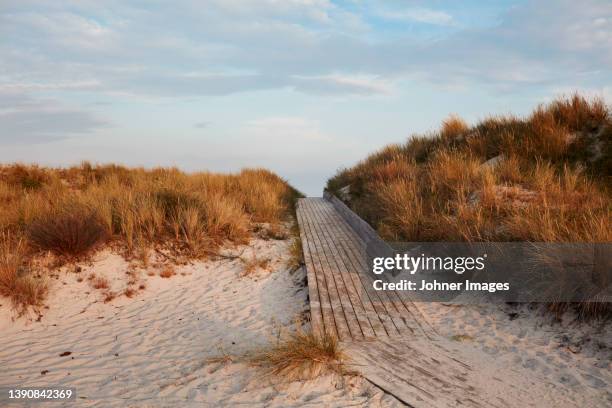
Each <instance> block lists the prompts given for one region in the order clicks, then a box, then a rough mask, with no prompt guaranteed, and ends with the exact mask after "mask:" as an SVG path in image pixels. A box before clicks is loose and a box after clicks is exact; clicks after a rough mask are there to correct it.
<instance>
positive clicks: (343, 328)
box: [304, 202, 351, 340]
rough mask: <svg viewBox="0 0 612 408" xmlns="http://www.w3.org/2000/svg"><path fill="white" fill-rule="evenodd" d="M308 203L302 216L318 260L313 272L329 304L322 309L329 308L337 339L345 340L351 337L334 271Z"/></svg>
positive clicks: (314, 254) (313, 253) (313, 254)
mask: <svg viewBox="0 0 612 408" xmlns="http://www.w3.org/2000/svg"><path fill="white" fill-rule="evenodd" d="M309 204H310V203H309V202H307V205H305V206H304V216H305V217H304V218H305V220H306V225H308V228H309V230H310V235H309V238H310V241H309V243H311V244H312V245H310V250H311V255H312V256H313V257H315V258H316V259H318V261H319V262H318V267H315V273H316V275H317V279H318V281H317V282H322V284H323V285H325V288H326V292H327V299H328V300H329V304H328V305H322V309H323V310H324V311H325V310H326V309H328V310H331V313H332V316H333V322H334V325H335V329H336V334H337V336H338V339H340V340H347V339H350V338H351V332H350V329H349V324H348V322H347V319H346V316H345V314H344V310H343V307H342V303H341V300H340V296H339V293H338V288H337V286H336V281H335V277H334V273H333V272H332V271H331V270H330V267H329V263H328V261H327V258H326V256H325V253H324V251H323V244H322V243H321V240H320V237H319V235H318V229H319V226H318V225H317V222H316V220H315V219H314V217H313V216H312V210H311V208H310V205H309ZM324 317H325V315H324ZM326 326H327V325H326Z"/></svg>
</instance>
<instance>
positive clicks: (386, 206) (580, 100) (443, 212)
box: [327, 94, 612, 313]
mask: <svg viewBox="0 0 612 408" xmlns="http://www.w3.org/2000/svg"><path fill="white" fill-rule="evenodd" d="M611 177H612V116H611V112H610V110H609V108H608V107H607V106H606V105H605V103H604V102H603V101H602V100H601V99H588V98H585V97H582V96H580V95H577V94H576V95H573V96H571V97H567V98H560V99H557V100H554V101H553V102H551V103H549V104H547V105H541V106H538V107H537V108H536V109H535V110H534V111H533V113H532V114H531V115H529V116H527V117H525V118H518V117H514V116H503V117H502V116H500V117H490V118H488V119H485V120H483V121H481V122H480V123H478V124H476V125H474V126H469V125H467V124H466V123H465V122H464V121H463V120H461V119H460V118H458V117H457V116H451V117H450V118H449V119H448V120H446V121H444V122H443V124H442V127H441V129H440V130H439V131H438V132H434V133H432V134H429V135H415V136H413V137H412V138H410V139H409V140H408V141H407V142H406V143H404V144H397V145H391V146H387V147H385V148H383V149H382V150H380V151H379V152H376V153H374V154H372V155H371V156H369V157H368V158H366V159H365V160H364V161H362V162H360V163H358V164H357V165H356V166H354V167H352V168H350V169H344V170H342V171H340V172H338V173H337V174H336V175H335V176H334V177H333V178H331V179H330V180H329V181H328V184H327V190H328V191H330V192H332V193H334V194H336V195H337V196H338V197H339V198H341V199H343V200H344V201H346V202H347V204H348V205H349V206H350V207H351V208H352V209H353V210H354V211H356V212H357V213H358V214H360V215H361V216H362V217H363V218H364V219H365V220H366V221H368V222H369V223H370V224H371V225H372V226H373V227H374V228H376V229H377V230H378V232H379V233H380V235H381V236H382V237H383V238H384V239H387V240H390V241H409V242H419V241H420V242H422V241H432V242H435V241H492V242H495V241H532V242H612V200H611V194H612V189H611V186H612V183H611ZM347 186H348V188H347ZM347 190H348V192H347ZM600 305H604V306H605V307H607V306H606V305H605V304H600ZM584 306H585V310H589V311H592V310H593V307H592V306H593V305H584ZM587 306H588V308H587ZM594 309H597V307H595V308H594ZM608 309H609V308H608ZM589 313H590V312H589Z"/></svg>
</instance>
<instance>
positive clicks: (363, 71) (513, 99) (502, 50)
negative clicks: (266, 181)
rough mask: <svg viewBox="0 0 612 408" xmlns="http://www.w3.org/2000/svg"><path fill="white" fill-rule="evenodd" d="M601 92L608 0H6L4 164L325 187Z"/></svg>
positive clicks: (607, 54) (610, 33)
mask: <svg viewBox="0 0 612 408" xmlns="http://www.w3.org/2000/svg"><path fill="white" fill-rule="evenodd" d="M573 90H582V91H584V92H588V93H589V94H594V95H601V96H604V97H605V98H607V99H608V101H609V102H610V101H612V2H610V1H608V0H604V1H566V0H551V1H481V2H479V1H470V0H468V1H461V2H457V1H454V0H449V1H436V0H434V1H410V0H390V1H373V0H372V1H370V0H363V1H360V0H342V1H332V0H173V1H153V0H148V1H144V0H136V1H129V0H117V1H115V0H108V1H104V0H91V1H90V0H74V1H53V2H51V1H47V0H41V1H33V0H14V1H11V0H0V162H13V161H22V162H37V163H42V164H47V165H65V164H74V163H79V162H80V161H82V160H84V159H87V160H90V161H93V162H100V163H103V162H119V163H125V164H129V165H142V166H147V167H148V166H168V165H174V166H178V167H180V168H182V169H185V170H188V171H192V170H203V169H210V170H215V171H233V170H238V169H240V168H242V167H248V166H264V167H268V168H271V169H272V170H274V171H276V172H278V173H279V174H280V175H282V176H283V177H285V178H287V179H289V181H291V182H292V183H294V184H295V185H296V186H297V187H298V188H300V189H301V190H302V191H304V192H306V193H308V194H310V195H319V194H320V192H321V190H322V187H323V185H324V183H325V180H326V179H327V178H328V177H329V176H330V175H332V174H333V173H334V172H335V171H336V170H337V169H338V168H340V167H343V166H350V165H351V164H353V163H355V161H357V160H359V159H361V158H363V157H364V156H365V155H367V154H368V153H370V152H371V151H373V150H375V149H377V148H379V147H381V146H383V145H384V144H387V143H391V142H400V141H403V140H405V139H406V138H407V137H409V136H410V135H411V134H412V133H416V132H426V131H428V130H432V129H435V128H436V127H437V126H438V124H439V123H440V121H441V120H442V119H443V118H445V117H446V116H448V114H449V113H457V114H459V115H461V116H462V117H464V118H465V119H466V120H468V121H469V122H474V121H476V120H478V119H479V118H482V117H484V116H485V115H487V114H497V113H509V112H514V113H517V114H524V113H527V112H528V111H530V110H531V109H532V107H533V106H534V105H536V104H537V103H540V102H544V101H546V100H549V99H550V98H551V97H553V96H555V95H558V94H563V93H568V92H571V91H573Z"/></svg>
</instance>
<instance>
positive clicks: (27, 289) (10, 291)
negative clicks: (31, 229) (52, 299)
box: [0, 234, 48, 315]
mask: <svg viewBox="0 0 612 408" xmlns="http://www.w3.org/2000/svg"><path fill="white" fill-rule="evenodd" d="M47 290H48V287H47V283H46V281H45V280H44V279H43V278H42V277H39V276H35V275H34V273H33V272H32V270H31V268H30V267H29V266H28V265H27V262H26V258H25V247H24V243H23V241H21V240H17V241H15V240H14V239H13V238H12V237H11V236H10V235H8V234H2V235H0V295H1V296H5V297H7V298H9V299H10V300H11V303H12V304H13V306H14V307H15V309H16V310H17V312H18V314H19V315H22V314H24V313H25V312H26V311H27V310H28V308H29V307H33V308H35V309H36V308H39V307H40V306H42V303H43V301H44V299H45V297H46V295H47Z"/></svg>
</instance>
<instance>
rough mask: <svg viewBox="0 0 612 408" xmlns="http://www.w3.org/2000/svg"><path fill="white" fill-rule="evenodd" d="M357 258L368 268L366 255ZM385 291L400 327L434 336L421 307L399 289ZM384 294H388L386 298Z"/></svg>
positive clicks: (354, 237) (352, 236) (353, 236)
mask: <svg viewBox="0 0 612 408" xmlns="http://www.w3.org/2000/svg"><path fill="white" fill-rule="evenodd" d="M332 208H333V206H332ZM336 225H338V226H339V228H342V229H343V230H344V231H345V232H346V234H347V235H348V236H349V237H350V239H351V240H354V241H360V238H359V237H358V236H357V235H356V234H355V233H354V232H353V231H352V229H351V227H350V226H349V225H348V224H346V222H344V223H339V222H338V223H336ZM355 259H356V260H357V261H358V262H360V263H361V265H362V267H363V268H366V270H367V268H368V266H367V264H366V259H367V258H366V256H365V255H364V256H362V257H356V258H355ZM368 272H369V271H368ZM367 278H368V279H367V280H368V284H369V285H371V284H372V282H373V281H374V277H373V276H372V275H371V274H370V273H367ZM370 287H371V286H370ZM383 293H384V295H383V299H385V300H384V301H387V300H388V301H389V302H390V303H391V304H392V310H391V313H392V316H393V317H394V319H395V321H396V322H397V323H398V324H399V325H400V327H401V325H402V324H403V325H406V326H407V327H408V328H409V329H410V331H412V332H417V333H421V334H423V335H426V336H432V335H434V334H435V331H434V330H433V328H432V327H431V325H430V324H429V322H427V320H426V319H425V317H424V316H423V314H422V313H421V312H420V310H419V308H418V307H417V306H416V305H415V304H414V303H413V302H411V301H410V300H409V299H406V298H405V297H403V296H401V295H400V294H399V293H398V292H397V291H385V292H383ZM384 296H386V298H385V297H384Z"/></svg>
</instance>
